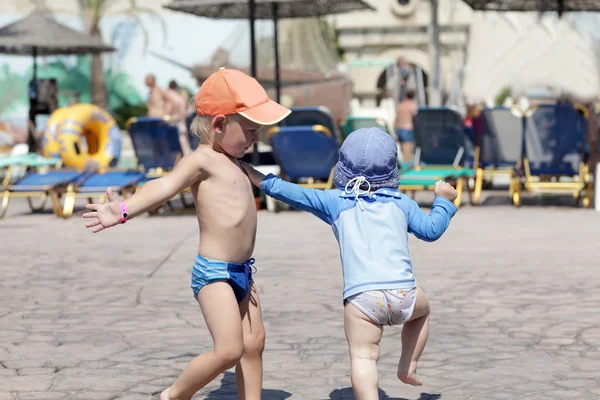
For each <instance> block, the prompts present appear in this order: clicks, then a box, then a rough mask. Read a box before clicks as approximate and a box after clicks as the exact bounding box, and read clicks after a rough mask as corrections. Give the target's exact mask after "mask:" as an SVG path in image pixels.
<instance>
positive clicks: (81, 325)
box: [0, 197, 600, 400]
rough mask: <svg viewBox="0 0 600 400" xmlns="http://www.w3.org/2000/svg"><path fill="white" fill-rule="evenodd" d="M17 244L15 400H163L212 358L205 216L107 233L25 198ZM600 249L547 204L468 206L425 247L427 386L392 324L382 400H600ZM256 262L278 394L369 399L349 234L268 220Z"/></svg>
mask: <svg viewBox="0 0 600 400" xmlns="http://www.w3.org/2000/svg"><path fill="white" fill-rule="evenodd" d="M419 198H420V199H421V200H422V199H423V197H418V199H419ZM426 199H428V200H427V201H429V202H430V201H431V200H430V198H429V197H427V198H426ZM426 211H427V210H426ZM564 226H568V227H569V230H568V232H569V234H568V235H566V234H565V231H564V228H563V227H564ZM57 232H58V233H57ZM163 233H164V234H163ZM5 234H9V235H10V238H11V240H0V254H3V255H5V256H4V258H3V261H2V271H3V279H2V280H0V304H1V305H2V307H1V308H0V400H63V399H64V400H114V399H122V400H150V399H152V400H158V393H159V392H160V391H162V389H164V388H165V387H168V386H169V385H171V384H172V383H173V382H174V381H175V379H176V378H177V376H178V375H179V373H180V372H181V370H182V369H183V368H185V366H186V365H187V363H188V362H189V361H190V360H191V359H192V358H193V357H195V356H196V355H198V354H201V353H202V352H205V351H209V350H211V349H212V339H211V337H210V334H209V332H208V330H207V328H206V325H205V323H204V320H203V317H202V313H201V311H200V309H199V307H198V304H197V303H196V302H195V301H194V299H193V297H192V292H191V289H190V288H189V280H190V275H189V274H190V269H191V265H192V263H193V260H194V257H195V249H196V247H197V241H198V238H197V226H196V223H195V218H194V216H193V215H191V214H180V215H179V214H178V215H171V216H154V217H148V216H142V217H139V218H136V219H135V221H134V222H132V223H128V224H127V225H124V226H120V227H116V228H113V229H111V230H110V231H107V232H102V233H101V234H98V235H92V234H91V233H90V232H88V231H86V229H85V228H84V226H83V221H82V220H81V218H80V214H77V213H76V215H75V216H74V217H73V218H71V219H68V220H61V219H57V218H55V217H53V216H52V215H48V214H36V215H31V214H28V212H27V205H26V202H24V201H21V200H18V199H17V200H15V201H14V202H13V201H11V206H10V208H9V215H8V216H7V217H6V220H3V221H2V222H0V236H1V235H5ZM3 237H4V236H3ZM597 237H600V214H598V213H594V212H592V211H590V210H584V209H576V208H570V207H564V206H556V207H554V206H544V207H536V206H532V205H524V206H523V207H522V208H521V209H518V210H517V209H514V208H512V207H509V206H504V205H499V206H486V205H483V206H481V207H477V208H475V207H469V206H464V207H462V208H461V209H460V210H459V212H458V213H457V215H456V217H455V218H454V220H453V221H452V223H451V225H450V228H449V230H448V232H447V233H446V234H445V235H444V236H443V237H442V238H441V239H440V240H438V241H437V242H435V243H426V242H423V241H419V240H418V239H416V238H414V237H412V236H410V239H409V243H410V252H411V257H412V261H413V270H414V273H415V275H416V277H417V280H418V282H419V285H420V286H421V287H422V288H424V290H425V292H426V293H427V295H428V297H429V300H430V303H431V310H432V314H431V319H430V323H431V324H430V332H429V339H428V343H427V347H426V349H425V352H424V354H423V357H422V362H421V363H420V364H419V373H420V374H421V376H422V377H423V379H424V381H425V386H423V387H418V388H416V387H411V386H407V385H404V384H402V383H401V382H400V381H399V380H398V379H397V378H396V376H395V374H396V367H397V363H398V359H399V357H400V354H401V332H402V328H401V327H386V328H385V329H384V336H383V340H382V343H381V359H380V361H379V371H380V383H381V384H380V386H381V389H380V398H381V399H384V398H385V399H388V400H399V399H406V400H481V399H490V400H494V399H526V400H541V399H544V400H555V399H558V400H566V399H592V398H596V397H598V396H600V389H598V388H599V387H600V381H599V378H598V377H599V376H600V362H599V361H600V351H599V350H598V349H599V348H600V328H599V327H598V309H600V292H598V287H597V282H598V281H600V269H598V268H597V265H598V262H599V260H598V254H597V251H595V248H594V247H593V246H590V245H589V240H590V238H597ZM32 243H35V246H32ZM254 256H255V258H256V260H257V262H256V267H257V273H256V274H255V275H254V278H255V280H256V284H257V287H258V288H259V291H260V294H261V301H262V306H263V319H264V322H265V327H266V332H267V344H266V349H265V353H264V357H263V358H264V390H263V395H262V397H261V398H262V399H263V400H265V399H266V400H280V399H286V400H288V399H289V400H297V399H306V400H333V399H336V400H342V399H344V400H345V399H348V400H354V395H353V393H352V389H351V387H350V377H349V373H350V362H349V357H348V349H347V345H346V340H345V336H344V331H343V305H342V302H341V294H342V287H343V285H342V274H341V266H340V261H339V247H338V245H337V243H336V242H335V239H334V236H333V233H332V232H331V228H330V227H329V226H327V225H326V224H323V223H322V222H321V221H319V220H318V219H316V218H315V217H313V216H311V215H309V214H307V213H302V212H295V211H282V212H280V213H277V214H269V213H266V212H260V213H259V228H258V236H257V241H256V251H255V255H254ZM32 276H36V277H38V279H33V280H32V279H31V277H32ZM31 293H35V296H33V297H32V296H31ZM235 390H236V389H235V376H234V375H233V369H231V370H229V371H226V372H225V373H223V374H221V375H219V376H218V377H217V378H216V379H215V380H214V381H213V382H211V383H210V384H208V385H207V386H206V387H205V388H203V389H202V390H201V391H199V392H198V393H197V394H196V396H195V397H194V398H195V399H208V400H219V399H223V400H233V399H235V398H237V397H236V393H235ZM13 394H14V395H13Z"/></svg>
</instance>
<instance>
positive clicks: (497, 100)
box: [494, 86, 512, 106]
mask: <svg viewBox="0 0 600 400" xmlns="http://www.w3.org/2000/svg"><path fill="white" fill-rule="evenodd" d="M511 96H512V89H511V88H510V86H505V87H504V88H502V90H500V92H499V93H498V94H497V95H496V97H494V104H495V105H497V106H501V105H503V104H504V101H505V100H506V99H507V98H509V97H511Z"/></svg>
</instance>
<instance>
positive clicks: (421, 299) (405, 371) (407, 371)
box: [398, 288, 429, 386]
mask: <svg viewBox="0 0 600 400" xmlns="http://www.w3.org/2000/svg"><path fill="white" fill-rule="evenodd" d="M428 334H429V300H428V299H427V296H426V295H425V292H423V290H422V289H421V288H417V303H416V304H415V309H414V311H413V315H412V316H411V318H410V320H409V321H408V322H406V323H405V324H404V327H403V328H402V355H401V356H400V361H399V363H398V379H400V380H401V381H402V382H404V383H406V384H409V385H413V386H421V385H423V381H422V380H421V378H419V376H418V375H417V373H416V371H417V362H418V361H419V358H421V355H422V354H423V349H424V348H425V343H427V335H428Z"/></svg>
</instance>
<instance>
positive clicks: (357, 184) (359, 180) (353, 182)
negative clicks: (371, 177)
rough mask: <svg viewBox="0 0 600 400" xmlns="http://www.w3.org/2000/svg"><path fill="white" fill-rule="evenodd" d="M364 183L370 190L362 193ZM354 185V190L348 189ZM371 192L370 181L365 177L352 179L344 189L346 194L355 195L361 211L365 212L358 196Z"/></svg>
mask: <svg viewBox="0 0 600 400" xmlns="http://www.w3.org/2000/svg"><path fill="white" fill-rule="evenodd" d="M363 183H366V184H367V185H369V188H368V189H367V191H366V192H362V193H361V191H360V187H361V185H362V184H363ZM350 185H352V189H350V190H348V187H349V186H350ZM370 190H371V184H370V183H369V181H368V180H367V179H366V178H365V177H364V176H362V175H361V176H357V177H356V178H352V179H350V181H349V182H348V183H347V184H346V187H345V188H344V192H346V193H348V194H350V193H355V194H356V196H355V199H356V201H357V202H358V206H359V207H360V209H361V211H364V210H365V209H364V208H363V206H362V204H361V203H360V199H359V198H358V196H360V195H361V194H365V193H369V191H370Z"/></svg>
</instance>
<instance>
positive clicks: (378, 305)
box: [347, 287, 417, 325]
mask: <svg viewBox="0 0 600 400" xmlns="http://www.w3.org/2000/svg"><path fill="white" fill-rule="evenodd" d="M347 300H348V301H349V302H350V303H352V304H353V305H354V306H355V307H356V308H358V309H359V310H360V311H362V312H363V313H364V314H365V315H366V316H367V317H369V318H370V319H371V321H373V322H374V323H376V324H378V325H402V324H404V323H405V322H407V321H408V320H409V319H410V317H411V316H412V313H413V311H414V309H415V304H416V303H417V288H416V287H413V288H410V289H391V290H371V291H368V292H362V293H358V294H355V295H354V296H351V297H349V298H348V299H347Z"/></svg>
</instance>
